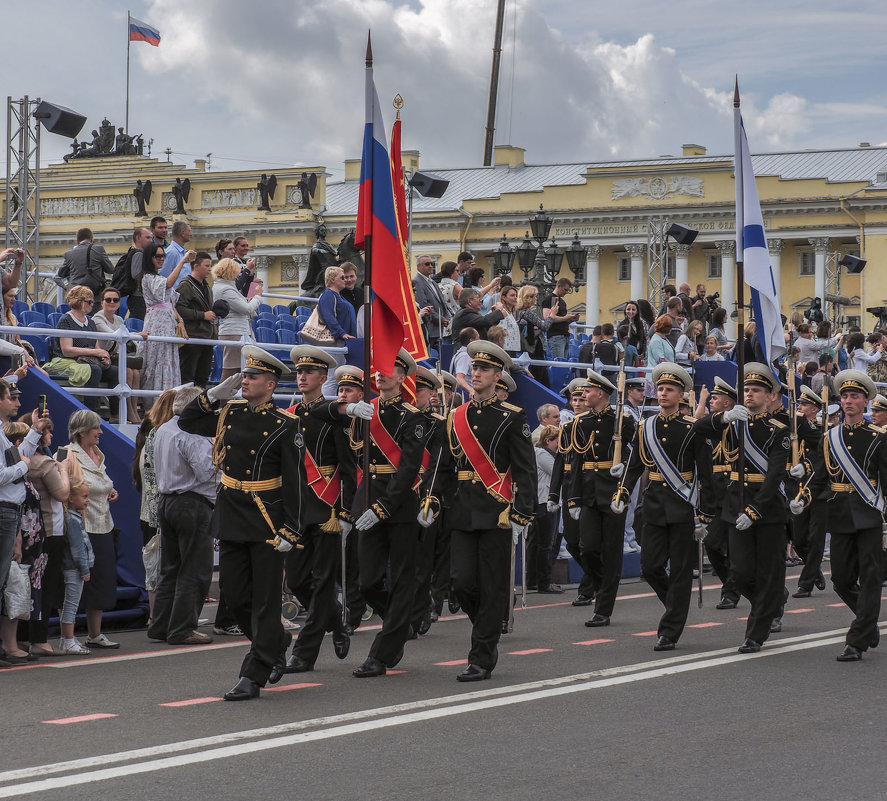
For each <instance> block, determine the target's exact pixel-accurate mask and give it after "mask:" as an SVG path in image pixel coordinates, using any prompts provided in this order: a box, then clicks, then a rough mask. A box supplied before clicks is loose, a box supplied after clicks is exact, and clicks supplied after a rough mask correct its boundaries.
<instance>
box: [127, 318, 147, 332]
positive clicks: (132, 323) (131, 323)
mask: <svg viewBox="0 0 887 801" xmlns="http://www.w3.org/2000/svg"><path fill="white" fill-rule="evenodd" d="M123 324H124V325H125V326H126V327H127V328H128V329H129V330H130V331H132V332H133V333H137V332H139V331H141V330H142V329H143V328H144V327H145V321H144V320H140V319H139V318H138V317H127V318H126V319H125V320H124V321H123Z"/></svg>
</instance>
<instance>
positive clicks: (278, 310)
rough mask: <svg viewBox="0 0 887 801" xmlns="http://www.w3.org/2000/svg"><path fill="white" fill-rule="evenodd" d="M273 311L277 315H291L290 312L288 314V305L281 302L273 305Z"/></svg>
mask: <svg viewBox="0 0 887 801" xmlns="http://www.w3.org/2000/svg"><path fill="white" fill-rule="evenodd" d="M274 313H275V314H276V315H277V316H278V317H292V314H290V307H289V306H285V305H284V304H282V303H278V304H277V305H275V307H274Z"/></svg>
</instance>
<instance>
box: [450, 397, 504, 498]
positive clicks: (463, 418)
mask: <svg viewBox="0 0 887 801" xmlns="http://www.w3.org/2000/svg"><path fill="white" fill-rule="evenodd" d="M470 405H471V404H470V403H464V404H462V405H461V406H457V407H456V408H455V409H454V410H453V428H454V429H455V431H456V436H457V437H458V438H459V444H460V445H461V446H462V450H463V451H465V456H467V457H468V461H469V462H470V463H471V466H472V467H473V468H474V472H475V473H477V474H478V475H479V476H480V480H481V481H483V482H484V486H485V487H486V488H487V492H489V493H491V494H492V495H493V496H494V497H496V498H497V499H499V500H500V501H501V502H502V503H511V499H512V498H513V487H512V484H511V468H510V467H509V468H508V470H506V471H505V474H504V475H502V474H501V473H499V471H498V470H496V465H494V464H493V462H492V460H491V459H490V457H489V455H488V454H487V452H486V451H485V450H484V449H483V448H482V447H481V445H480V443H479V442H478V441H477V437H475V436H474V432H472V430H471V426H470V425H469V424H468V407H469V406H470Z"/></svg>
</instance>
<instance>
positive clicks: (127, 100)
mask: <svg viewBox="0 0 887 801" xmlns="http://www.w3.org/2000/svg"><path fill="white" fill-rule="evenodd" d="M130 24H131V18H130V14H129V11H128V10H127V12H126V118H125V121H124V123H123V131H124V133H126V134H129V45H130V41H129V26H130Z"/></svg>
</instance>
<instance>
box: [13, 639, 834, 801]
mask: <svg viewBox="0 0 887 801" xmlns="http://www.w3.org/2000/svg"><path fill="white" fill-rule="evenodd" d="M844 637H845V630H844V629H836V630H833V631H827V632H819V633H817V634H809V635H803V636H799V637H792V638H786V639H784V640H780V641H778V642H777V643H773V644H772V645H771V646H768V647H766V648H764V649H763V650H761V651H760V652H759V653H757V654H745V655H743V654H737V653H736V652H735V650H734V649H732V648H729V649H718V650H715V651H708V652H705V653H701V654H682V655H679V656H675V657H671V658H669V659H660V660H654V661H651V662H642V663H638V664H634V665H621V666H617V667H613V668H604V669H601V670H594V671H590V672H588V673H580V674H574V675H571V676H562V677H559V678H554V679H543V680H540V681H534V682H526V683H524V684H517V685H510V686H507V687H499V688H490V689H487V690H480V691H476V692H469V693H465V694H462V695H450V696H445V697H440V698H429V699H425V700H421V701H413V702H410V703H405V704H397V705H393V706H388V707H379V708H376V709H368V710H362V711H357V712H350V713H346V714H343V715H335V716H330V717H326V718H314V719H312V720H305V721H297V722H294V723H288V724H282V725H278V726H269V727H266V728H261V729H253V730H248V731H242V732H232V733H229V734H223V735H217V736H213V737H203V738H198V739H193V740H184V741H181V742H177V743H167V744H165V745H159V746H153V747H148V748H140V749H134V750H131V751H122V752H118V753H115V754H106V755H99V756H93V757H87V758H85V759H77V760H70V761H68V762H59V763H54V764H49V765H41V766H37V767H32V768H24V769H22V770H14V771H7V772H5V773H0V783H2V784H6V785H7V786H5V787H0V798H10V797H16V796H21V795H27V794H32V793H38V792H45V791H48V790H53V789H58V788H62V787H71V786H74V785H81V784H90V783H94V782H98V781H107V780H110V779H116V778H120V777H123V776H130V775H136V774H141V773H150V772H154V771H158V770H166V769H170V768H176V767H183V766H187V765H192V764H197V763H201V762H210V761H213V760H218V759H226V758H228V757H231V756H243V755H244V754H249V753H257V752H260V751H266V750H271V749H274V748H284V747H288V746H293V745H299V744H302V743H308V742H316V741H319V740H326V739H331V738H333V737H344V736H348V735H351V734H359V733H362V732H365V731H371V730H377V729H379V728H384V727H393V726H402V725H406V724H409V723H416V722H420V721H425V720H432V719H435V718H443V717H450V716H453V715H461V714H467V713H471V712H478V711H482V710H485V709H493V708H497V707H505V706H510V705H513V704H521V703H528V702H532V701H539V700H544V699H547V698H552V697H556V696H561V695H569V694H573V693H579V692H587V691H590V690H596V689H602V688H607V687H615V686H619V685H622V684H629V683H632V682H636V681H644V680H647V679H655V678H661V677H663V676H672V675H677V674H680V673H686V672H689V671H695V670H705V669H708V668H713V667H722V666H725V665H731V664H734V663H737V662H744V661H747V660H751V659H763V658H767V657H771V656H778V655H780V654H785V653H791V652H794V651H802V650H807V649H810V648H820V647H822V646H825V645H836V644H838V643H840V642H843V641H844ZM311 728H315V730H314V731H304V730H305V729H311ZM281 735H282V736H281ZM260 738H263V739H260ZM244 740H252V741H253V742H238V741H244ZM226 743H230V744H229V745H225V744H226ZM195 749H205V750H195ZM187 751H192V752H193V753H182V752H187ZM163 754H175V755H174V756H168V757H165V758H152V757H159V756H161V755H163ZM132 760H144V761H141V762H131V761H132ZM124 762H131V764H117V763H124ZM115 764H116V765H117V766H116V767H108V768H105V769H103V770H98V769H97V768H98V767H99V766H100V765H115ZM78 770H83V771H85V772H83V773H75V772H74V771H78ZM69 772H70V773H69ZM52 773H67V774H68V775H62V776H57V777H55V778H43V779H40V780H38V781H29V782H24V783H21V784H15V785H10V784H8V782H13V781H19V780H22V779H28V778H32V777H35V776H43V777H45V776H46V775H47V774H52Z"/></svg>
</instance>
